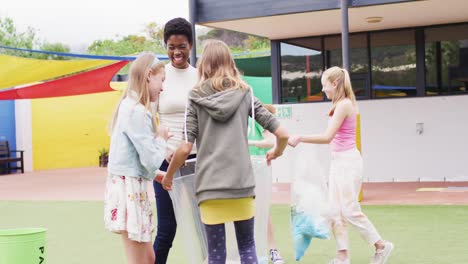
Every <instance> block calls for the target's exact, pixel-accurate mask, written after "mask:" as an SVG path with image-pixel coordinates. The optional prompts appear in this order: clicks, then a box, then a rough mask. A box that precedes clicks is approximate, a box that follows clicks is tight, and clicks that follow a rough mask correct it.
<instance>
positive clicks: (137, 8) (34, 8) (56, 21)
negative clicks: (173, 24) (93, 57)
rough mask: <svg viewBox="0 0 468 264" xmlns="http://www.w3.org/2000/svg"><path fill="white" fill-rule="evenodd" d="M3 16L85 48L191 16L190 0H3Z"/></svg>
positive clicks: (51, 39) (54, 39)
mask: <svg viewBox="0 0 468 264" xmlns="http://www.w3.org/2000/svg"><path fill="white" fill-rule="evenodd" d="M0 16H1V17H2V18H3V17H5V16H8V17H11V18H12V19H13V20H14V22H15V24H16V25H17V27H18V29H19V30H20V31H24V30H25V29H26V28H27V27H28V26H31V27H33V28H35V29H36V31H37V35H38V36H39V38H40V39H42V40H47V41H48V42H61V43H64V44H67V45H68V46H70V47H71V48H72V51H84V50H85V49H86V47H87V46H88V45H89V44H90V43H91V42H92V41H93V40H97V39H104V38H114V37H115V36H117V35H120V36H125V35H128V34H142V33H143V29H144V25H145V24H148V23H149V22H152V21H154V22H158V23H165V22H167V21H168V20H170V19H171V18H174V17H184V18H187V19H188V0H128V1H124V0H80V1H73V0H61V1H58V0H1V4H0Z"/></svg>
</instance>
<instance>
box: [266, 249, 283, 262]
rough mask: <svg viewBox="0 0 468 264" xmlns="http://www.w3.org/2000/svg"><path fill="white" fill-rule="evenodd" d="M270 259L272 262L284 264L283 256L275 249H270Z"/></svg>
mask: <svg viewBox="0 0 468 264" xmlns="http://www.w3.org/2000/svg"><path fill="white" fill-rule="evenodd" d="M270 260H271V263H273V264H285V263H286V262H284V260H283V258H282V257H281V255H280V253H279V251H278V250H277V249H270Z"/></svg>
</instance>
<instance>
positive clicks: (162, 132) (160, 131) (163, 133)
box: [156, 126, 172, 141]
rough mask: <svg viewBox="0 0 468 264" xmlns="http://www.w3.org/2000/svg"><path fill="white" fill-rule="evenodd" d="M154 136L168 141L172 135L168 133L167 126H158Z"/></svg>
mask: <svg viewBox="0 0 468 264" xmlns="http://www.w3.org/2000/svg"><path fill="white" fill-rule="evenodd" d="M156 136H158V137H161V138H162V139H164V141H168V140H169V139H170V138H171V137H172V134H171V133H169V128H167V127H165V126H158V128H157V131H156Z"/></svg>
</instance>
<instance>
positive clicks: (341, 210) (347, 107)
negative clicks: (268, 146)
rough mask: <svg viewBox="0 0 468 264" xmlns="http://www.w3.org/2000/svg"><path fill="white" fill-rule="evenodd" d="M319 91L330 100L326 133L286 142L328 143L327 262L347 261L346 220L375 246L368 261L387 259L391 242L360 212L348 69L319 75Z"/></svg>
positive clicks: (378, 262) (354, 109)
mask: <svg viewBox="0 0 468 264" xmlns="http://www.w3.org/2000/svg"><path fill="white" fill-rule="evenodd" d="M322 86H323V89H322V91H323V92H324V93H325V95H326V96H327V98H328V99H330V100H331V101H332V106H331V108H330V111H329V112H328V115H329V117H330V118H329V121H328V127H327V130H326V131H325V133H323V134H318V135H297V136H292V137H290V138H289V142H288V143H289V145H290V146H292V147H295V146H297V144H299V143H301V142H302V143H312V144H330V147H331V150H332V158H331V164H330V166H331V167H330V175H329V179H328V202H329V205H330V219H329V220H330V224H331V228H332V230H333V234H334V236H335V240H336V247H337V253H336V257H335V258H334V259H333V260H331V262H330V264H349V263H351V261H350V258H349V242H348V233H347V232H348V231H347V229H346V224H350V225H352V226H354V227H355V228H356V229H357V230H358V231H359V232H360V233H361V235H362V237H364V239H365V240H366V242H367V243H369V244H370V245H373V246H374V247H375V254H374V256H372V258H371V264H383V263H386V261H387V259H388V257H389V256H390V253H391V252H392V250H393V248H394V246H393V244H392V243H391V242H389V241H385V240H383V239H382V237H381V236H380V234H379V233H378V232H377V230H376V228H375V227H374V225H373V224H372V223H371V221H370V220H369V219H368V218H367V216H366V215H365V214H364V213H363V212H362V210H361V206H360V205H359V201H358V196H359V192H360V190H361V184H362V158H361V154H360V153H359V151H358V150H357V149H356V115H357V114H358V112H359V111H358V107H357V104H356V98H355V96H354V92H353V88H352V86H351V80H350V77H349V74H348V72H347V71H346V70H345V69H341V68H339V67H332V68H330V69H328V70H326V71H325V72H324V73H323V75H322Z"/></svg>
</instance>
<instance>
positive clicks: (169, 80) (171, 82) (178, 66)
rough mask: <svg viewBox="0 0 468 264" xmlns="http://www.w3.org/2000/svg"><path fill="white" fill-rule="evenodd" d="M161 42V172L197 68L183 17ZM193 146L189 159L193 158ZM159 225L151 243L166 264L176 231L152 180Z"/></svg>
mask: <svg viewBox="0 0 468 264" xmlns="http://www.w3.org/2000/svg"><path fill="white" fill-rule="evenodd" d="M164 43H165V45H166V48H167V55H168V57H169V60H170V63H168V64H167V65H166V79H165V81H164V93H161V95H160V97H159V106H158V113H159V118H160V122H161V125H162V126H164V127H167V128H169V131H170V133H171V134H172V135H173V137H172V138H171V139H170V140H168V142H167V156H166V160H165V161H164V162H163V164H162V165H161V168H160V171H162V173H161V174H164V172H165V171H166V170H167V166H168V165H169V162H170V160H171V158H172V154H173V153H174V151H175V150H176V149H177V147H178V146H179V145H180V143H181V142H182V132H183V127H184V117H185V115H184V114H185V105H186V102H187V98H188V94H189V92H190V91H191V90H192V88H193V87H194V86H195V85H196V84H197V82H198V75H197V71H196V69H195V68H194V67H192V66H191V65H190V64H189V62H188V60H189V57H190V49H191V48H192V43H193V32H192V24H190V22H188V21H187V20H185V19H183V18H174V19H172V20H170V21H168V22H167V23H166V25H165V27H164ZM195 153H196V150H195V149H193V150H192V152H191V153H190V154H191V155H190V156H189V157H188V159H191V158H194V157H195ZM153 186H154V192H155V194H156V209H157V217H158V219H157V220H158V228H157V233H156V239H155V241H154V244H153V248H154V252H155V254H156V261H155V264H165V263H166V262H167V257H168V255H169V250H170V249H171V247H172V242H173V240H174V237H175V234H176V228H177V223H176V219H175V215H174V208H173V207H172V200H171V197H170V196H169V193H168V192H167V191H166V190H164V189H163V188H162V186H161V184H160V183H159V182H156V181H155V182H154V183H153Z"/></svg>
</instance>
